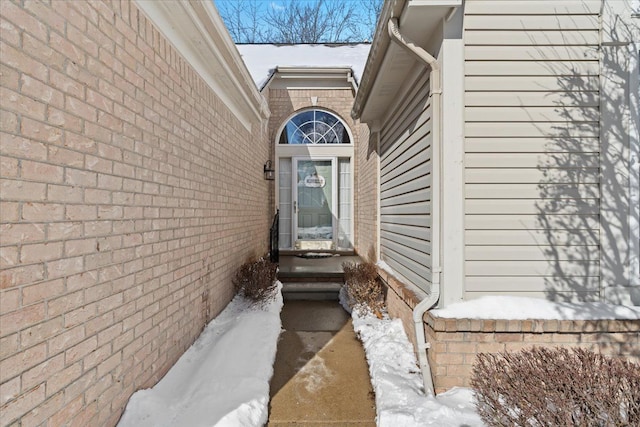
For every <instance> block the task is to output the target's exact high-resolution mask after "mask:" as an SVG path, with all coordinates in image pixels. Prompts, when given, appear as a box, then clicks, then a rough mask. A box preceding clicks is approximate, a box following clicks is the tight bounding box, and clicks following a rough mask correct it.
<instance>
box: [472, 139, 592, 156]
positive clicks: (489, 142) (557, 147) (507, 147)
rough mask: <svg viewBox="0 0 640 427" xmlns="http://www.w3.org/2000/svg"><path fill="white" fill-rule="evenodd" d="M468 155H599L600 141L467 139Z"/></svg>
mask: <svg viewBox="0 0 640 427" xmlns="http://www.w3.org/2000/svg"><path fill="white" fill-rule="evenodd" d="M465 151H466V152H467V153H505V152H509V153H545V152H548V153H566V152H583V153H597V152H599V151H600V140H599V139H598V138H597V137H588V138H571V139H567V138H562V137H557V138H486V137H485V138H466V139H465Z"/></svg>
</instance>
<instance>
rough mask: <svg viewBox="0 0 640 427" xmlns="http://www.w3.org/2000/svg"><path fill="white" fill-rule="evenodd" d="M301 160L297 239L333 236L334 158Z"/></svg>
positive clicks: (298, 175) (323, 238) (330, 237)
mask: <svg viewBox="0 0 640 427" xmlns="http://www.w3.org/2000/svg"><path fill="white" fill-rule="evenodd" d="M297 163H298V168H297V169H298V170H297V179H298V185H297V187H298V189H297V191H298V194H297V195H298V197H297V198H298V207H297V215H298V230H297V234H298V239H299V240H332V239H333V214H332V212H331V206H332V203H333V202H332V199H331V197H332V188H333V182H332V170H331V160H300V161H298V162H297Z"/></svg>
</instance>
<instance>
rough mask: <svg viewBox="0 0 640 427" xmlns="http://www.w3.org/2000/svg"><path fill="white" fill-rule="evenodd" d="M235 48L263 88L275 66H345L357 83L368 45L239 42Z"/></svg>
mask: <svg viewBox="0 0 640 427" xmlns="http://www.w3.org/2000/svg"><path fill="white" fill-rule="evenodd" d="M237 47H238V50H239V51H240V55H242V59H243V60H244V63H245V64H246V65H247V69H248V70H249V73H250V74H251V77H252V78H253V81H254V82H255V83H256V86H258V88H259V89H262V87H263V86H264V85H265V84H266V83H267V81H268V80H269V77H271V73H272V72H273V70H274V69H275V68H276V67H278V66H280V67H283V66H289V67H303V68H304V67H347V68H351V69H352V70H353V73H354V76H355V78H356V80H357V81H358V82H360V79H361V77H362V72H363V71H364V65H365V63H366V62H367V56H368V55H369V48H370V47H371V45H370V44H368V43H359V44H344V45H330V44H296V45H275V44H239V45H237Z"/></svg>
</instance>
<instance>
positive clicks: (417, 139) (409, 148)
mask: <svg viewBox="0 0 640 427" xmlns="http://www.w3.org/2000/svg"><path fill="white" fill-rule="evenodd" d="M430 133H431V123H429V124H425V125H423V126H420V127H419V128H417V129H416V130H415V133H413V134H412V135H410V136H409V137H408V138H407V139H406V140H402V141H398V142H397V143H396V144H397V147H396V148H395V149H394V150H392V151H389V152H387V153H385V154H384V156H383V157H382V159H381V160H380V168H381V169H383V170H384V169H395V168H396V167H397V166H398V165H399V164H404V163H405V162H406V161H407V160H409V159H410V158H411V157H414V156H418V155H422V156H425V155H426V156H427V157H425V159H430V158H431V155H430V154H431V151H428V148H429V147H430V145H431V137H430V136H428V135H429V134H430ZM398 147H402V148H398Z"/></svg>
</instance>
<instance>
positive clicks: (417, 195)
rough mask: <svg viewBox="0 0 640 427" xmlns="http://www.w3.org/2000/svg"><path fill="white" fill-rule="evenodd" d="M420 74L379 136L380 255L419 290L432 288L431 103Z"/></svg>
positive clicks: (426, 85) (422, 75)
mask: <svg viewBox="0 0 640 427" xmlns="http://www.w3.org/2000/svg"><path fill="white" fill-rule="evenodd" d="M428 76H429V74H428V73H426V72H422V73H419V74H418V75H417V76H415V77H414V79H415V80H414V81H412V82H409V83H411V84H409V85H407V87H408V88H410V89H411V90H410V91H408V93H407V94H406V95H405V96H404V97H403V102H402V103H401V104H399V107H398V108H397V109H396V110H395V111H393V112H392V113H391V115H390V117H389V118H388V119H387V120H386V123H385V124H384V126H383V128H382V130H381V134H380V254H381V258H382V260H384V261H385V262H386V263H387V264H388V265H389V266H390V267H391V268H393V269H394V271H396V272H397V273H398V274H400V275H401V276H402V277H403V278H404V279H405V280H407V281H408V282H410V283H411V284H413V285H416V286H418V287H419V288H421V289H423V290H427V289H428V288H429V286H430V282H431V141H432V134H431V124H432V123H431V117H432V115H431V103H430V101H431V98H430V96H429V79H428Z"/></svg>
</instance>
